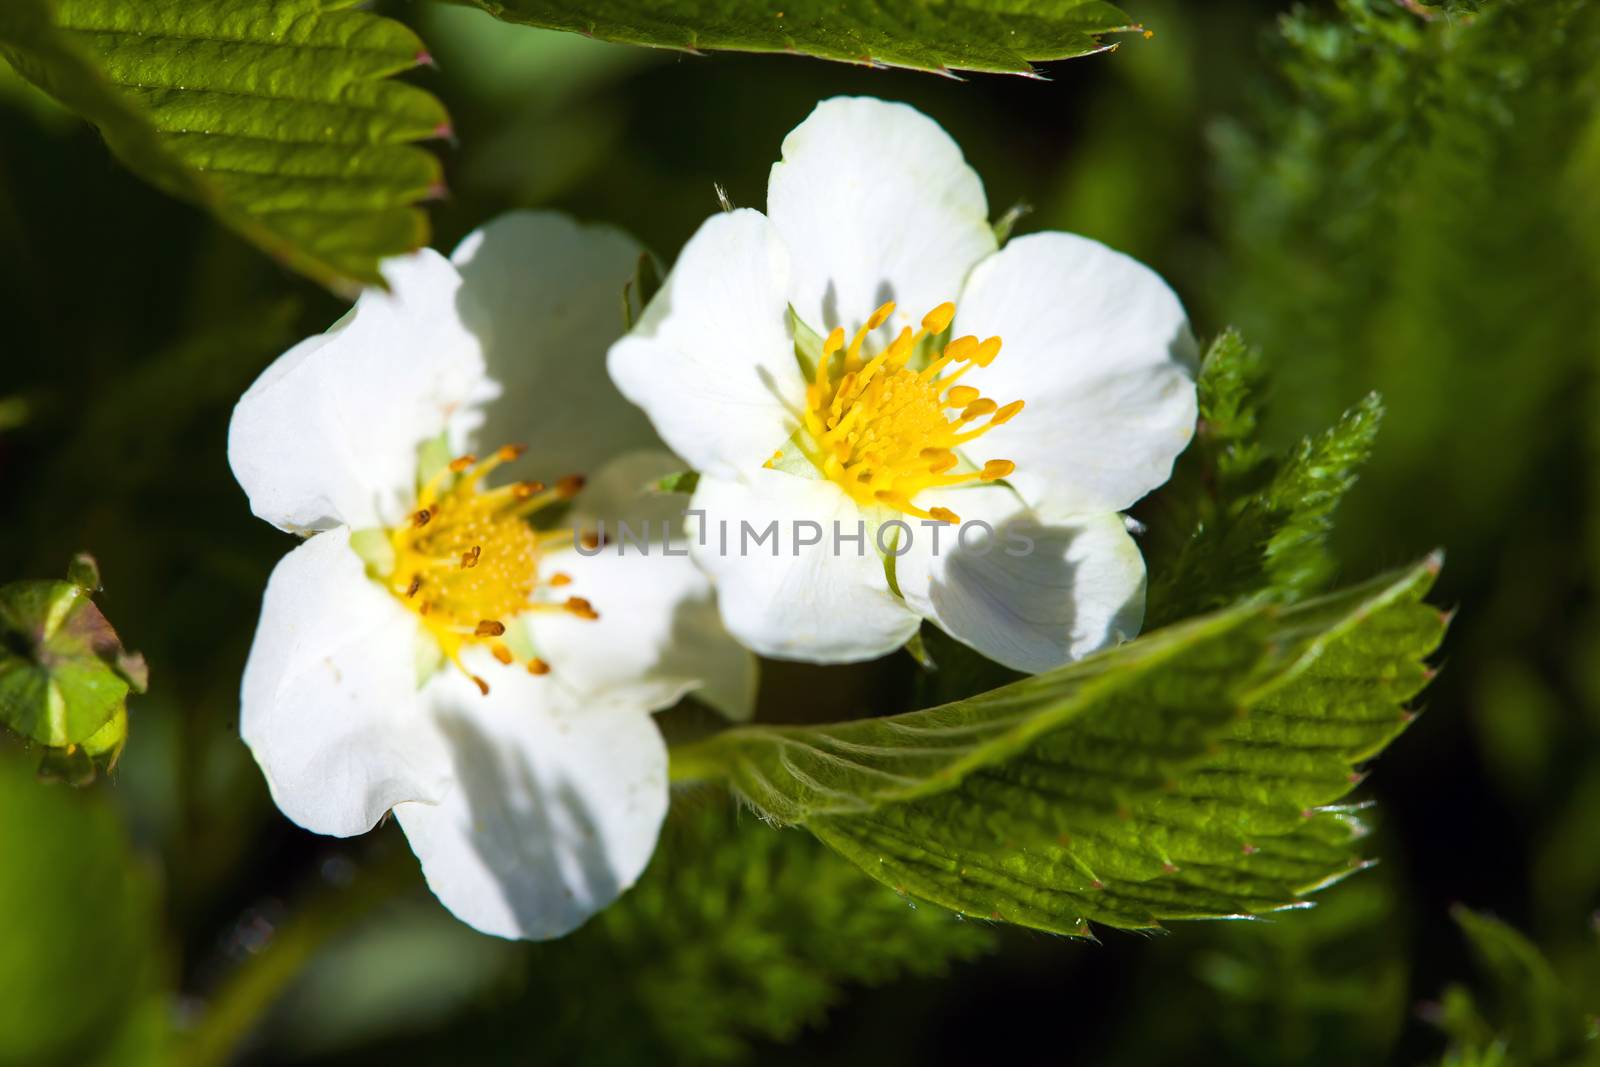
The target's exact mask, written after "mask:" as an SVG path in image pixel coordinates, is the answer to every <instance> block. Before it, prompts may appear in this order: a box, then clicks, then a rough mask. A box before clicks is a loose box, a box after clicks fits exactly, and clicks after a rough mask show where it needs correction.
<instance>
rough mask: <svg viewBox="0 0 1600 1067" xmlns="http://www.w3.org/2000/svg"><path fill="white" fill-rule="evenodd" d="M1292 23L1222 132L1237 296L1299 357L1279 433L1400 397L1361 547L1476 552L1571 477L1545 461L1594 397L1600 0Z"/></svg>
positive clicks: (1352, 536)
mask: <svg viewBox="0 0 1600 1067" xmlns="http://www.w3.org/2000/svg"><path fill="white" fill-rule="evenodd" d="M1281 31H1282V32H1281V39H1280V41H1279V43H1278V45H1277V54H1276V56H1275V58H1276V59H1277V60H1278V63H1279V65H1280V67H1281V77H1280V79H1279V83H1278V86H1277V91H1275V92H1274V93H1273V94H1271V95H1270V96H1267V97H1265V98H1263V99H1262V100H1261V102H1260V106H1259V107H1258V108H1257V109H1256V114H1255V116H1254V117H1253V118H1252V119H1251V120H1250V121H1248V122H1246V121H1230V122H1227V123H1223V124H1221V125H1219V127H1218V128H1217V130H1216V136H1215V138H1214V140H1215V144H1216V146H1217V149H1218V156H1219V161H1220V164H1221V175H1220V186H1221V189H1222V191H1223V198H1222V216H1223V217H1222V219H1221V220H1220V221H1221V224H1222V228H1223V230H1224V231H1225V232H1226V233H1227V234H1228V238H1227V243H1228V248H1229V253H1230V263H1231V269H1230V270H1228V271H1220V272H1216V276H1217V277H1219V278H1226V279H1227V281H1226V286H1227V288H1226V291H1225V292H1224V294H1223V296H1224V297H1225V304H1226V309H1227V314H1228V316H1229V318H1231V319H1233V320H1234V321H1235V322H1237V323H1238V324H1239V325H1240V326H1241V327H1242V328H1243V330H1244V332H1245V334H1246V335H1247V336H1248V337H1250V338H1251V339H1252V340H1253V341H1254V342H1255V343H1257V344H1260V345H1262V346H1263V347H1264V348H1265V349H1266V350H1267V351H1268V352H1269V353H1272V354H1273V355H1274V356H1277V357H1281V358H1279V359H1278V360H1277V363H1276V368H1275V387H1276V391H1275V398H1274V411H1273V419H1272V420H1271V421H1272V423H1273V426H1271V427H1269V430H1271V431H1272V432H1273V433H1274V434H1276V435H1278V436H1280V437H1281V436H1283V435H1285V434H1287V433H1288V432H1293V431H1294V429H1295V428H1298V427H1301V426H1308V425H1311V426H1314V425H1318V424H1321V423H1324V422H1326V421H1327V420H1328V419H1329V418H1330V417H1331V415H1332V414H1333V405H1335V404H1338V403H1341V402H1343V399H1344V398H1347V397H1349V396H1352V395H1355V394H1357V393H1359V392H1362V391H1365V390H1368V389H1376V390H1378V391H1379V392H1380V393H1381V394H1382V396H1383V397H1384V400H1385V403H1386V405H1387V406H1388V408H1389V409H1390V411H1391V413H1392V414H1393V416H1394V417H1393V419H1392V421H1391V425H1390V428H1389V431H1388V432H1387V433H1386V435H1385V438H1384V446H1383V448H1384V459H1383V462H1382V463H1381V464H1378V465H1376V466H1375V467H1374V468H1373V469H1372V471H1371V472H1370V473H1369V477H1370V478H1372V479H1375V484H1372V485H1371V486H1370V488H1369V489H1368V490H1367V491H1366V492H1364V493H1363V494H1361V498H1362V502H1360V503H1357V504H1356V505H1355V506H1356V507H1357V508H1358V509H1360V510H1359V513H1358V514H1357V515H1356V516H1355V517H1354V519H1353V521H1352V522H1350V523H1348V524H1347V525H1348V527H1349V530H1348V531H1347V532H1346V533H1345V534H1343V535H1342V536H1344V537H1345V538H1346V539H1347V544H1348V545H1349V546H1350V547H1349V551H1350V552H1352V553H1354V554H1356V557H1357V558H1358V559H1360V560H1363V561H1367V563H1368V565H1372V563H1374V562H1375V561H1377V560H1380V559H1384V558H1386V557H1387V558H1392V556H1390V555H1389V554H1390V553H1392V552H1393V551H1394V547H1395V542H1394V537H1395V536H1396V535H1397V534H1398V536H1401V537H1404V538H1406V539H1407V540H1408V546H1407V547H1408V550H1412V551H1414V550H1416V549H1418V548H1420V547H1421V546H1423V545H1429V544H1439V543H1449V542H1451V541H1452V540H1456V541H1462V542H1463V546H1462V550H1463V551H1468V552H1472V553H1474V556H1473V557H1472V558H1471V559H1470V560H1468V561H1467V563H1468V566H1467V568H1465V569H1464V572H1466V573H1470V572H1471V570H1472V568H1473V567H1475V566H1476V565H1477V564H1478V563H1479V556H1478V555H1477V554H1478V553H1481V554H1482V558H1483V559H1485V560H1494V559H1501V558H1504V556H1505V555H1506V548H1507V546H1506V544H1505V543H1504V540H1503V539H1502V538H1491V539H1486V540H1482V541H1480V540H1478V539H1474V538H1463V537H1460V536H1459V534H1460V532H1461V531H1462V530H1464V529H1491V528H1497V526H1498V525H1499V524H1500V523H1501V522H1502V521H1503V517H1504V516H1506V515H1511V514H1518V513H1520V512H1523V511H1524V510H1531V509H1536V508H1538V507H1540V506H1541V505H1544V504H1545V502H1547V501H1549V500H1550V499H1551V494H1550V492H1549V490H1548V489H1547V488H1546V487H1545V485H1544V482H1543V475H1544V472H1545V471H1546V470H1548V469H1549V466H1550V465H1551V464H1552V463H1555V464H1559V463H1561V462H1563V461H1564V459H1565V458H1566V457H1568V456H1570V455H1571V449H1572V448H1573V447H1574V442H1573V441H1572V439H1571V437H1570V436H1569V435H1568V431H1569V428H1571V427H1574V426H1575V425H1577V424H1580V423H1581V422H1582V420H1587V419H1588V417H1589V413H1590V412H1591V411H1592V399H1591V398H1590V396H1589V394H1588V392H1587V390H1588V389H1589V388H1590V386H1589V385H1588V384H1587V383H1588V382H1589V381H1590V377H1589V376H1590V375H1591V373H1592V368H1593V367H1594V365H1595V363H1594V356H1593V353H1594V350H1595V344H1596V338H1597V337H1600V315H1597V305H1596V302H1595V301H1593V300H1591V299H1585V298H1583V297H1582V296H1577V295H1573V296H1570V297H1569V298H1564V299H1552V294H1557V293H1562V294H1583V293H1593V292H1595V291H1596V288H1597V286H1600V276H1597V272H1596V269H1595V262H1596V260H1595V258H1594V255H1593V251H1592V247H1586V246H1585V245H1584V243H1583V240H1582V237H1583V233H1584V228H1583V227H1580V226H1575V225H1573V222H1574V221H1575V220H1577V219H1578V218H1579V217H1580V216H1589V217H1590V218H1591V219H1592V215H1593V197H1592V195H1589V193H1588V192H1585V193H1581V194H1580V193H1578V192H1577V190H1578V189H1579V188H1583V189H1585V190H1592V189H1593V188H1594V183H1595V181H1596V180H1600V171H1596V170H1595V169H1594V168H1593V163H1592V161H1591V163H1590V169H1588V170H1587V171H1584V170H1582V168H1581V166H1580V165H1581V164H1582V162H1583V158H1584V157H1583V144H1584V137H1585V133H1586V131H1589V130H1590V129H1591V128H1592V123H1593V121H1594V119H1595V115H1596V101H1597V99H1600V75H1597V72H1600V7H1597V6H1596V5H1595V4H1593V3H1591V2H1588V0H1501V2H1498V3H1492V4H1484V5H1481V9H1480V10H1478V11H1477V12H1476V13H1473V14H1470V15H1453V16H1448V17H1447V16H1445V15H1443V14H1441V15H1439V16H1438V17H1434V18H1423V17H1420V16H1419V15H1418V14H1417V13H1416V12H1415V11H1408V10H1406V9H1405V8H1403V7H1402V6H1401V5H1400V4H1399V3H1396V2H1392V0H1340V2H1339V3H1338V4H1337V11H1334V12H1330V11H1328V10H1326V9H1325V8H1323V7H1313V6H1310V5H1308V6H1307V7H1306V8H1304V9H1302V10H1297V11H1295V12H1294V13H1292V14H1290V15H1288V16H1286V17H1285V19H1284V20H1283V22H1282V24H1281ZM1591 160H1592V157H1591ZM1575 168H1578V169H1575ZM1578 447H1581V446H1578ZM1507 532H1510V531H1509V530H1508V531H1507ZM1518 532H1519V533H1521V532H1522V531H1518ZM1455 561H1456V562H1457V563H1458V564H1459V563H1461V562H1463V560H1462V558H1461V557H1460V556H1459V555H1458V556H1457V557H1456V560H1455Z"/></svg>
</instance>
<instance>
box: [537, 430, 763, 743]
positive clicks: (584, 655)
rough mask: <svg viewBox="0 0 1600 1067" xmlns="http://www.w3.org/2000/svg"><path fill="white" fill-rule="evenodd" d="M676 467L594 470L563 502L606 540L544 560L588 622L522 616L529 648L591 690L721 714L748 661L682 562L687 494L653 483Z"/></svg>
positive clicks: (752, 672) (744, 689) (738, 695)
mask: <svg viewBox="0 0 1600 1067" xmlns="http://www.w3.org/2000/svg"><path fill="white" fill-rule="evenodd" d="M682 469H683V462H682V461H681V460H679V459H677V458H675V457H673V456H670V455H668V454H666V453H664V452H634V453H629V454H627V455H624V456H619V457H617V458H616V459H614V460H612V461H611V462H610V463H608V464H606V466H605V467H603V468H601V470H600V473H599V474H598V475H597V476H596V477H595V478H593V479H591V480H590V482H589V485H588V487H587V488H585V489H584V491H583V494H582V495H581V496H579V497H578V499H577V501H576V502H575V504H574V508H573V514H574V516H575V518H576V519H577V521H578V525H579V528H581V529H587V530H598V532H600V533H601V534H603V535H604V537H605V539H606V542H607V543H606V544H605V545H604V546H603V547H601V548H599V549H598V550H596V551H595V552H593V553H591V552H590V551H589V550H585V549H572V550H569V551H566V552H563V553H561V554H560V555H559V556H555V555H553V556H551V557H550V559H549V562H548V564H547V565H546V566H547V567H548V568H549V569H550V570H552V571H560V572H563V573H565V574H566V575H567V576H568V577H569V578H571V579H572V584H571V585H569V586H565V587H563V588H561V589H560V590H559V592H561V593H564V594H568V595H571V596H581V597H584V598H586V599H587V600H588V601H589V602H590V603H591V604H593V605H594V607H595V609H596V610H597V611H598V612H599V613H600V618H599V619H598V620H585V619H580V618H578V617H576V616H574V615H569V614H564V613H560V612H534V613H532V614H530V615H528V616H526V617H525V619H524V625H525V626H526V627H527V630H528V633H529V636H530V638H531V639H532V641H533V644H534V646H535V648H536V650H537V651H538V654H539V655H540V656H541V657H542V658H544V659H545V660H547V661H548V662H549V663H550V664H551V667H552V670H553V673H554V674H555V675H556V676H558V677H559V678H561V680H562V681H564V682H565V683H567V684H568V685H569V686H571V687H572V688H574V689H575V690H577V691H578V692H581V693H583V694H585V695H588V696H591V697H597V698H600V699H610V700H613V701H616V702H621V703H630V704H635V705H637V706H639V707H648V708H652V709H654V708H664V707H668V706H670V705H672V704H674V703H676V702H677V700H678V699H679V698H680V697H682V696H683V695H684V694H686V693H689V692H694V693H695V694H696V695H697V696H699V698H700V699H701V700H703V701H705V702H706V703H707V704H709V705H710V706H711V707H713V708H715V709H716V710H718V711H720V712H722V713H723V714H724V715H726V716H728V717H729V718H732V719H748V718H749V717H750V714H751V712H752V711H753V710H754V707H755V688H756V660H755V657H754V656H752V655H751V654H750V653H749V652H747V651H745V650H744V649H743V648H742V647H740V645H739V644H738V642H736V641H735V640H734V639H733V638H732V637H731V636H729V634H728V631H727V629H726V628H725V627H724V626H723V625H722V617H721V615H720V614H719V613H718V611H717V603H716V597H715V596H714V595H713V592H712V588H711V581H710V579H709V578H707V577H706V576H705V575H704V574H703V573H701V571H700V570H699V568H697V567H696V566H695V565H694V563H693V562H692V561H691V560H690V559H689V550H688V542H687V539H686V538H685V536H684V524H685V519H684V511H685V509H686V508H687V507H688V506H689V497H688V496H686V495H684V494H682V493H664V492H659V491H655V490H654V489H653V487H654V486H655V485H656V483H658V482H659V481H660V480H661V479H662V478H664V477H666V476H667V475H669V474H673V473H676V472H679V471H681V470H682Z"/></svg>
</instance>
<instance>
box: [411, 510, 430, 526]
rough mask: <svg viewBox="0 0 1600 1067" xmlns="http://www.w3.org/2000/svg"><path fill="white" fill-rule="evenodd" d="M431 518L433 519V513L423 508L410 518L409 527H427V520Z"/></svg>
mask: <svg viewBox="0 0 1600 1067" xmlns="http://www.w3.org/2000/svg"><path fill="white" fill-rule="evenodd" d="M431 518H433V512H431V511H429V510H428V509H427V508H423V509H422V510H421V511H419V512H417V513H416V514H415V515H413V516H411V525H413V526H416V527H418V528H421V527H423V526H426V525H428V520H429V519H431Z"/></svg>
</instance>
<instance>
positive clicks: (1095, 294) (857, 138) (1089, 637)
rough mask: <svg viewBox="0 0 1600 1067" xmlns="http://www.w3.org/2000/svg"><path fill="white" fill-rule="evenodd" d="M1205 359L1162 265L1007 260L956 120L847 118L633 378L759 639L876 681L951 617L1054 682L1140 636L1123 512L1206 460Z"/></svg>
mask: <svg viewBox="0 0 1600 1067" xmlns="http://www.w3.org/2000/svg"><path fill="white" fill-rule="evenodd" d="M924 313H926V314H924ZM951 337H953V338H955V339H954V340H950V338H951ZM824 338H825V340H824ZM1194 358H1195V350H1194V340H1193V337H1192V336H1191V334H1190V331H1189V327H1188V324H1187V320H1186V317H1185V315H1184V311H1183V307H1182V306H1181V305H1180V303H1179V302H1178V299H1177V297H1176V296H1174V295H1173V293H1172V291H1171V289H1169V288H1168V287H1167V285H1166V284H1165V283H1164V282H1163V281H1162V280H1161V279H1160V278H1159V277H1158V276H1157V275H1156V274H1154V273H1153V272H1152V271H1150V270H1149V269H1148V268H1146V267H1144V266H1142V265H1141V264H1139V263H1137V262H1135V261H1134V260H1132V259H1129V258H1128V257H1127V256H1124V255H1121V254H1119V253H1117V252H1113V251H1111V250H1110V249H1108V248H1106V247H1105V246H1103V245H1101V244H1098V243H1096V242H1094V241H1091V240H1088V239H1086V238H1082V237H1077V236H1074V235H1072V234H1065V233H1040V234H1035V235H1032V236H1028V237H1022V238H1018V239H1017V240H1014V241H1011V242H1010V243H1009V244H1007V245H1006V247H1005V248H1004V249H997V242H996V238H995V234H994V230H993V229H992V227H991V226H990V224H989V212H988V205H987V204H986V202H985V199H984V193H983V186H982V184H981V183H980V181H979V180H978V176H977V174H976V173H974V172H973V170H972V168H971V167H969V166H968V165H967V164H966V162H965V160H964V159H963V158H962V156H961V151H960V149H959V148H957V147H956V145H955V143H954V142H953V141H952V140H951V139H950V137H949V136H948V135H947V134H946V133H945V132H944V131H943V130H942V129H940V127H939V126H938V125H937V124H936V123H934V122H933V121H932V120H931V119H929V118H927V117H926V116H924V115H922V114H920V113H918V112H917V111H915V110H913V109H911V108H910V107H907V106H905V105H903V104H891V103H885V102H883V101H879V100H872V99H843V98H841V99H834V100H828V101H824V102H823V103H821V104H819V105H817V108H816V110H815V111H814V112H812V114H811V116H810V117H809V118H807V119H806V120H805V121H804V122H802V123H801V124H800V125H799V126H798V127H797V128H796V129H795V130H794V131H793V132H791V133H790V134H789V136H788V138H786V139H785V141H784V143H783V158H782V160H781V161H780V162H779V163H777V164H775V165H774V166H773V168H772V175H771V178H770V180H769V183H768V186H767V213H766V214H765V215H763V214H761V213H760V212H757V211H752V210H748V209H746V210H738V211H732V212H728V213H725V214H722V215H718V216H716V217H714V218H712V219H710V220H708V221H707V222H706V223H705V224H704V225H703V226H701V228H700V230H699V232H698V233H696V234H695V235H694V237H693V238H692V239H691V240H690V241H689V243H688V244H687V245H686V246H685V247H684V249H683V253H682V255H681V256H680V257H679V259H678V262H677V264H676V265H675V266H674V268H673V270H672V272H671V274H670V275H669V277H668V278H667V281H666V283H665V285H664V286H663V288H662V290H661V291H660V293H659V294H657V296H656V297H655V299H654V300H653V301H652V302H651V304H650V306H649V308H648V309H647V310H646V311H645V313H644V315H643V317H642V318H641V321H640V322H639V324H638V325H637V327H636V328H635V329H634V330H633V332H632V333H631V334H630V335H629V336H627V337H626V338H624V339H622V340H621V341H619V342H618V343H617V344H615V345H613V346H612V349H611V354H610V358H609V366H610V370H611V376H612V378H613V380H614V381H616V383H617V385H618V387H619V388H620V389H621V390H622V392H623V393H624V394H626V395H627V396H628V398H629V399H631V400H633V401H634V402H635V403H636V404H638V405H640V406H641V407H642V408H643V409H644V410H645V412H646V413H647V414H648V415H649V416H650V420H651V422H653V423H654V424H655V427H656V429H657V430H658V431H659V432H660V434H661V436H662V438H663V439H665V440H666V442H667V444H668V445H670V446H671V447H672V448H673V450H674V451H676V452H677V453H678V454H679V455H681V456H683V457H684V458H685V459H686V460H688V461H689V462H690V463H691V464H693V465H694V466H695V467H696V468H697V469H698V470H699V471H700V472H701V478H700V482H699V488H698V490H697V492H696V495H695V499H694V503H693V507H694V508H695V509H697V510H700V511H703V512H704V515H705V518H704V532H705V534H706V537H705V538H704V541H703V542H702V543H697V544H695V545H693V546H692V548H693V549H694V552H695V558H696V560H697V561H698V562H699V563H700V564H701V565H702V566H703V567H705V568H706V570H707V571H708V572H709V573H710V574H711V575H712V576H713V577H714V578H715V579H716V582H717V586H718V594H719V598H720V603H721V606H722V612H723V617H724V620H725V621H726V622H727V624H728V628H729V629H730V630H731V631H732V632H733V633H734V635H735V636H737V637H738V638H739V639H740V640H742V641H744V642H745V643H746V644H748V645H749V646H750V647H752V648H754V649H755V650H756V651H758V652H762V653H765V654H767V655H771V656H780V657H789V658H797V659H807V660H815V661H821V662H837V661H847V660H855V659H864V658H868V657H872V656H877V655H881V654H883V653H884V652H887V651H889V650H891V649H894V648H895V647H897V646H899V645H900V644H902V643H904V642H905V641H906V640H907V639H908V638H910V637H911V635H912V634H913V633H915V631H916V629H917V627H918V625H919V624H920V622H921V620H922V619H924V618H926V619H930V620H932V621H933V622H934V623H936V624H937V625H939V626H940V627H942V628H943V629H944V630H945V631H947V632H948V633H950V634H951V635H952V636H953V637H955V638H957V639H959V640H961V641H964V642H966V643H967V644H969V645H971V646H973V647H975V648H977V649H978V650H979V651H981V652H983V653H984V654H985V655H987V656H989V657H991V658H993V659H995V660H998V661H999V662H1001V663H1004V664H1006V665H1008V666H1010V667H1013V668H1016V669H1019V670H1024V671H1039V670H1044V669H1047V668H1049V667H1053V666H1056V665H1058V664H1060V663H1062V662H1065V661H1067V660H1070V659H1075V658H1077V657H1080V656H1083V655H1085V654H1087V653H1089V652H1092V651H1094V650H1095V649H1097V648H1100V647H1103V646H1105V645H1107V644H1110V643H1114V642H1116V641H1118V640H1121V639H1123V638H1125V637H1128V636H1131V635H1132V634H1134V633H1136V632H1137V630H1138V628H1139V625H1140V622H1141V621H1142V619H1143V613H1144V561H1143V558H1142V557H1141V556H1140V554H1139V550H1138V547H1137V546H1136V545H1135V544H1134V543H1133V541H1132V539H1131V538H1130V537H1129V535H1128V533H1127V531H1126V528H1125V525H1124V520H1123V519H1122V517H1121V516H1120V515H1119V514H1118V512H1119V511H1121V510H1122V509H1124V508H1127V507H1128V506H1129V505H1131V504H1132V503H1134V501H1136V500H1138V499H1139V498H1140V497H1142V496H1144V495H1145V494H1146V493H1148V492H1149V491H1150V490H1152V489H1154V488H1155V487H1157V486H1159V485H1160V484H1162V483H1163V482H1164V481H1166V479H1167V478H1168V476H1169V475H1170V473H1171V470H1172V463H1173V460H1174V459H1175V457H1176V456H1177V455H1178V453H1179V452H1181V451H1182V450H1183V449H1184V447H1185V446H1186V445H1187V444H1188V442H1189V439H1190V436H1191V435H1192V433H1193V430H1194V424H1195V417H1196V403H1195V390H1194V384H1193V378H1192V374H1191V371H1190V366H1191V365H1192V363H1193V361H1194ZM957 379H959V383H958V381H957ZM773 520H777V521H778V529H777V537H776V540H775V541H769V542H764V543H760V544H756V543H755V542H754V541H753V540H752V538H750V537H748V536H744V537H741V535H742V534H743V533H744V530H743V528H742V524H743V523H748V524H749V529H750V530H752V531H754V532H755V536H756V537H760V535H761V534H762V533H764V532H765V531H766V529H767V527H768V526H769V524H770V523H771V522H772V521H773ZM806 520H809V521H810V522H812V523H820V524H821V525H822V528H823V531H824V533H823V537H822V539H821V543H819V544H810V543H809V542H811V541H812V540H813V539H814V538H815V536H816V531H815V530H814V529H811V528H810V527H808V526H806V525H805V522H806ZM835 522H837V523H838V524H839V526H838V527H835V526H834V525H833V524H834V523H835ZM862 523H864V524H865V525H866V528H867V530H868V536H867V538H866V542H867V544H866V550H865V551H864V552H861V551H859V550H858V548H857V544H858V542H854V541H853V540H852V539H853V537H854V535H855V533H856V532H857V531H858V529H859V528H860V524H862ZM947 524H950V525H947ZM954 524H961V526H962V528H963V529H965V530H966V531H967V533H968V534H969V535H970V536H966V537H964V538H963V539H962V540H961V541H960V542H958V541H957V536H956V535H957V530H956V529H954V528H952V525H954ZM990 530H992V531H993V536H992V537H989V536H987V531H990ZM724 533H726V534H727V536H726V537H724ZM836 533H838V534H840V535H841V536H840V537H839V538H837V539H836V538H835V534H836ZM879 535H881V536H879ZM936 535H939V536H940V544H939V545H938V546H937V547H936V546H935V545H934V543H933V539H934V537H935V536H936ZM725 546H726V547H725ZM769 546H771V547H769Z"/></svg>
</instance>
